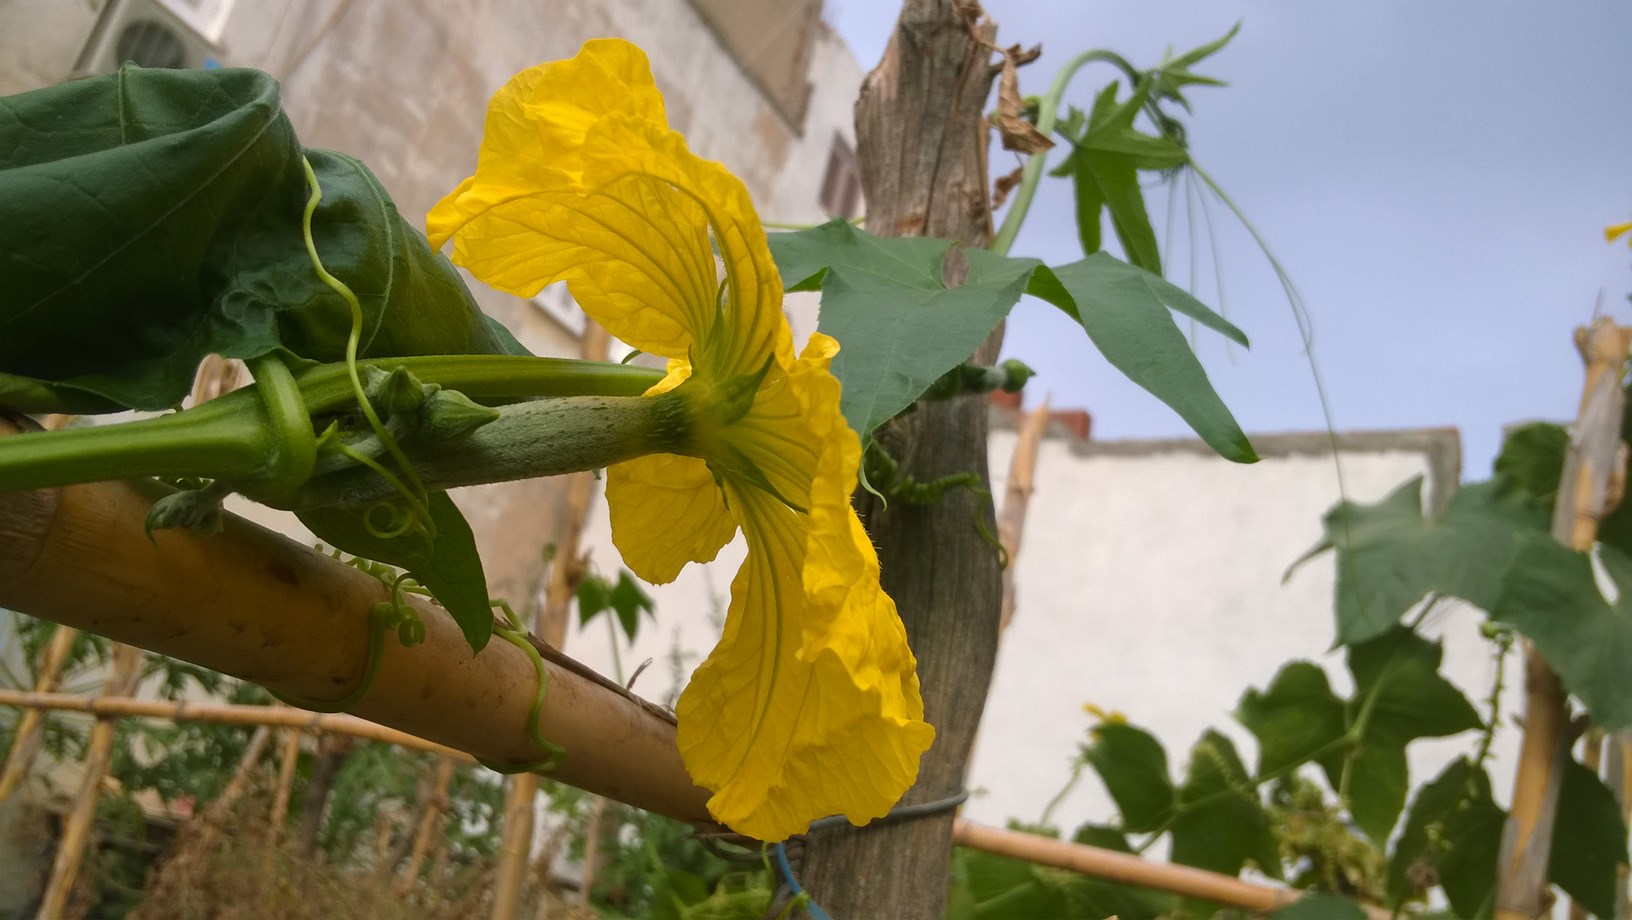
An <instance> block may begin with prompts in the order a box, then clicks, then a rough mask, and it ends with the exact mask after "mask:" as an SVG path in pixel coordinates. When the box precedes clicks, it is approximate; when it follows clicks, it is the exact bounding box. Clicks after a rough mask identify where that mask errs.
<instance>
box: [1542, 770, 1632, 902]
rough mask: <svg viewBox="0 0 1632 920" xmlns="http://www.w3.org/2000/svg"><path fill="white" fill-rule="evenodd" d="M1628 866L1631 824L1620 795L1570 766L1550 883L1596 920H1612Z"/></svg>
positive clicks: (1562, 787) (1556, 829)
mask: <svg viewBox="0 0 1632 920" xmlns="http://www.w3.org/2000/svg"><path fill="white" fill-rule="evenodd" d="M1626 863H1627V858H1626V823H1625V822H1624V821H1622V820H1621V808H1620V806H1619V805H1617V804H1616V802H1615V794H1614V793H1613V792H1610V791H1609V787H1607V786H1605V785H1604V784H1603V781H1602V780H1600V779H1598V777H1597V775H1596V774H1594V773H1593V772H1592V771H1591V770H1589V769H1587V768H1586V767H1584V766H1582V765H1581V764H1579V763H1577V762H1575V761H1574V760H1570V761H1566V762H1565V764H1564V773H1563V776H1562V777H1561V779H1560V785H1559V793H1558V818H1557V821H1556V823H1555V825H1554V831H1553V849H1552V858H1551V859H1550V860H1549V862H1548V864H1547V877H1548V878H1550V879H1552V881H1553V883H1554V884H1555V885H1557V886H1558V887H1560V888H1562V889H1564V893H1565V894H1568V895H1569V896H1570V897H1572V898H1574V899H1575V900H1576V901H1578V902H1579V903H1580V904H1581V906H1583V907H1585V908H1586V909H1587V911H1588V912H1590V913H1592V914H1593V915H1594V916H1598V917H1612V916H1614V915H1615V901H1616V897H1615V887H1616V879H1617V878H1618V877H1619V867H1620V866H1624V865H1626Z"/></svg>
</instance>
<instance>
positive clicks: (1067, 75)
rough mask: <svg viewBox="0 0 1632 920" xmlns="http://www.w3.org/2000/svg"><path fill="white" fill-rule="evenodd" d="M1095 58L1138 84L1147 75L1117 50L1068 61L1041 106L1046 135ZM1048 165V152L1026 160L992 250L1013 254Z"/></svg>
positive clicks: (1041, 129)
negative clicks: (1080, 75) (1062, 103)
mask: <svg viewBox="0 0 1632 920" xmlns="http://www.w3.org/2000/svg"><path fill="white" fill-rule="evenodd" d="M1095 61H1103V62H1105V63H1107V64H1111V65H1113V66H1115V67H1116V68H1117V69H1118V70H1121V71H1122V72H1123V73H1124V74H1126V75H1127V77H1128V79H1129V80H1130V81H1132V82H1134V83H1138V82H1139V80H1140V78H1141V77H1142V76H1143V75H1142V74H1140V73H1139V71H1138V70H1136V69H1134V66H1133V65H1132V64H1130V63H1128V60H1127V59H1126V58H1124V57H1123V56H1122V55H1120V54H1117V53H1116V52H1114V51H1106V50H1104V49H1097V48H1096V49H1094V50H1092V51H1084V52H1082V53H1081V54H1079V55H1077V56H1076V57H1074V58H1072V59H1071V60H1069V61H1067V62H1066V64H1065V66H1064V67H1061V68H1060V72H1059V73H1057V74H1055V75H1054V83H1053V85H1052V86H1050V87H1049V88H1048V95H1046V96H1044V97H1043V99H1042V103H1041V104H1040V105H1039V106H1038V107H1037V131H1038V132H1039V133H1041V134H1042V135H1043V136H1044V137H1047V136H1048V134H1049V132H1051V131H1053V130H1054V122H1055V121H1056V120H1057V119H1058V118H1059V112H1060V101H1061V100H1062V99H1064V98H1065V90H1066V87H1068V86H1070V84H1071V78H1072V77H1074V76H1076V75H1077V71H1079V70H1081V69H1082V68H1083V67H1086V66H1087V65H1089V64H1092V63H1093V62H1095ZM1047 166H1048V156H1047V154H1044V153H1036V154H1032V156H1031V159H1029V160H1027V161H1026V166H1025V169H1024V171H1022V173H1021V176H1020V187H1019V188H1018V189H1016V190H1015V193H1014V203H1013V204H1011V205H1009V212H1008V214H1006V215H1004V217H1003V226H1001V227H999V228H998V231H997V236H996V237H994V238H993V239H992V244H991V245H990V246H988V247H986V248H987V249H988V250H990V251H992V252H995V253H997V254H998V255H1000V256H1006V255H1008V254H1009V247H1011V246H1013V245H1014V239H1015V237H1017V236H1019V235H1020V225H1021V224H1023V223H1025V221H1026V212H1027V211H1029V210H1031V202H1032V199H1034V198H1036V197H1037V183H1038V182H1040V181H1042V178H1043V170H1044V169H1045V168H1046V167H1047Z"/></svg>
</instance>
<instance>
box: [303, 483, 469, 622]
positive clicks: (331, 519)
mask: <svg viewBox="0 0 1632 920" xmlns="http://www.w3.org/2000/svg"><path fill="white" fill-rule="evenodd" d="M429 507H430V515H431V521H432V523H433V524H435V526H436V537H435V538H434V539H432V540H427V539H425V538H424V537H423V536H419V535H414V534H408V535H405V536H402V537H397V538H393V539H382V538H380V537H377V536H375V535H374V534H373V533H371V532H370V530H369V527H368V525H367V522H366V518H367V509H351V508H316V509H313V510H311V511H302V512H300V513H299V515H298V516H299V517H300V522H301V523H302V524H305V525H306V528H307V529H308V530H310V531H311V532H312V533H313V534H315V535H316V536H317V538H318V539H319V540H322V541H323V542H325V543H327V544H329V545H330V546H335V547H338V548H339V549H342V550H344V551H346V552H348V553H351V554H352V555H354V556H362V557H363V558H365V559H373V560H374V561H376V562H383V563H386V564H387V565H394V566H397V567H398V568H401V569H405V570H406V571H407V572H408V574H410V575H412V576H413V577H414V579H415V580H416V581H418V582H419V583H420V584H422V585H424V586H425V587H426V588H428V589H430V591H431V594H432V595H433V596H434V597H435V598H436V600H437V602H438V603H440V604H441V605H442V606H443V607H445V608H447V611H448V614H449V615H450V616H452V617H453V619H454V622H456V623H458V624H459V629H460V631H462V632H463V633H464V634H465V641H466V642H467V643H469V644H470V650H471V651H472V652H480V651H481V650H482V649H483V648H484V647H486V645H487V641H488V639H490V638H492V636H493V608H492V607H491V606H489V604H488V597H487V577H486V575H484V574H483V572H482V557H481V555H480V554H478V553H477V552H476V538H475V536H474V535H473V534H472V533H471V531H470V524H469V523H468V522H467V521H466V520H465V516H464V515H463V514H461V513H460V512H459V506H457V505H455V504H454V503H453V499H451V498H449V497H448V496H447V493H445V492H433V493H431V495H430V496H429Z"/></svg>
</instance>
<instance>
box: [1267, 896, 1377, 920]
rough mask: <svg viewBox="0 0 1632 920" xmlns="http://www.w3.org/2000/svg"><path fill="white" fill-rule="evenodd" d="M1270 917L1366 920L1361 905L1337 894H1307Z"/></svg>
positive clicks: (1303, 919)
mask: <svg viewBox="0 0 1632 920" xmlns="http://www.w3.org/2000/svg"><path fill="white" fill-rule="evenodd" d="M1270 916H1271V917H1273V918H1274V920H1366V912H1365V911H1363V910H1361V909H1360V905H1359V904H1356V903H1355V902H1353V901H1351V900H1349V899H1348V898H1340V897H1338V896H1337V895H1335V894H1306V895H1304V896H1303V897H1301V898H1299V899H1297V900H1296V901H1293V902H1292V903H1291V904H1288V905H1286V906H1285V907H1283V908H1281V909H1280V910H1277V911H1275V912H1274V913H1272V914H1270Z"/></svg>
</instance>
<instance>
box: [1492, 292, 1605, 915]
mask: <svg viewBox="0 0 1632 920" xmlns="http://www.w3.org/2000/svg"><path fill="white" fill-rule="evenodd" d="M1575 341H1576V346H1577V347H1578V348H1579V349H1580V351H1581V358H1582V360H1583V361H1584V362H1585V363H1586V383H1585V385H1584V386H1583V388H1582V393H1581V408H1580V412H1579V414H1578V416H1577V418H1576V424H1575V431H1574V433H1573V435H1572V436H1571V439H1570V445H1569V449H1568V452H1567V453H1566V455H1565V460H1564V470H1563V475H1562V476H1561V478H1560V479H1559V492H1558V500H1557V503H1556V504H1555V506H1554V509H1553V536H1554V537H1555V538H1556V539H1557V540H1558V541H1559V542H1560V543H1563V544H1565V545H1566V546H1569V547H1571V548H1573V549H1575V550H1578V551H1586V550H1590V549H1591V548H1592V544H1593V542H1594V540H1595V539H1596V537H1597V533H1598V520H1599V518H1600V517H1601V516H1602V515H1603V513H1604V511H1605V509H1606V508H1607V506H1608V504H1609V503H1610V501H1611V494H1612V490H1613V484H1614V480H1615V474H1616V469H1617V466H1618V465H1619V464H1620V463H1622V462H1624V461H1623V460H1622V459H1621V458H1620V445H1621V417H1622V414H1623V412H1624V409H1625V405H1626V397H1625V395H1624V393H1623V392H1622V390H1621V385H1620V382H1621V371H1622V369H1623V368H1624V367H1625V365H1626V360H1627V354H1628V351H1629V350H1632V328H1627V327H1622V326H1617V325H1615V323H1614V322H1613V321H1611V320H1609V319H1608V318H1603V317H1601V318H1599V319H1597V320H1595V321H1594V322H1593V324H1592V325H1591V326H1588V327H1582V328H1579V329H1577V330H1576V331H1575ZM1524 677H1525V680H1524V683H1525V715H1524V736H1523V740H1522V741H1521V743H1520V748H1519V761H1518V771H1517V774H1516V775H1515V777H1514V780H1513V806H1512V811H1511V812H1510V813H1509V815H1508V820H1507V826H1506V828H1505V829H1504V830H1503V833H1502V848H1501V856H1500V861H1499V863H1498V866H1499V871H1498V873H1497V875H1498V878H1499V882H1498V883H1497V890H1496V916H1497V918H1498V920H1528V918H1532V917H1538V916H1540V915H1541V913H1542V912H1543V911H1544V910H1545V909H1546V906H1547V905H1546V900H1545V895H1546V892H1547V887H1548V877H1547V867H1548V862H1549V859H1550V857H1551V855H1552V840H1553V826H1554V822H1555V820H1556V818H1557V816H1558V795H1559V781H1560V777H1561V776H1562V774H1563V762H1564V761H1565V760H1566V759H1568V757H1569V753H1570V752H1569V737H1568V734H1567V732H1566V731H1565V728H1566V709H1565V707H1566V704H1567V699H1568V695H1567V694H1566V693H1565V690H1564V686H1563V684H1562V683H1561V682H1560V681H1559V679H1558V675H1557V674H1556V673H1554V671H1553V669H1552V667H1551V666H1550V665H1548V664H1547V661H1546V659H1544V658H1543V657H1542V656H1541V653H1540V652H1538V651H1536V649H1535V648H1534V647H1533V646H1532V645H1530V643H1528V642H1526V643H1525V644H1524Z"/></svg>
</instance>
